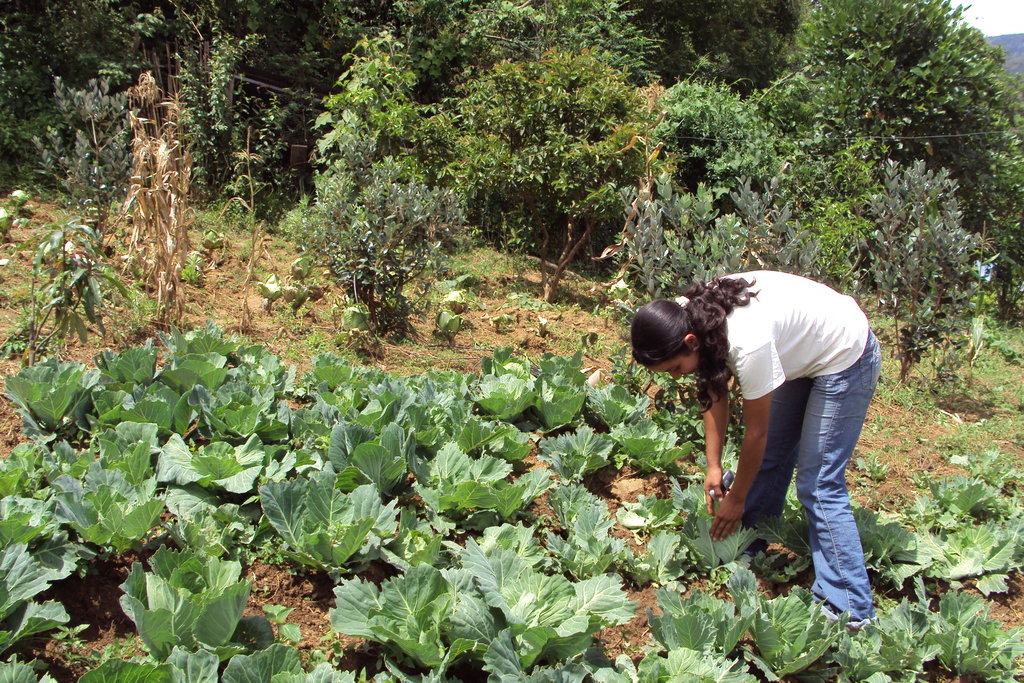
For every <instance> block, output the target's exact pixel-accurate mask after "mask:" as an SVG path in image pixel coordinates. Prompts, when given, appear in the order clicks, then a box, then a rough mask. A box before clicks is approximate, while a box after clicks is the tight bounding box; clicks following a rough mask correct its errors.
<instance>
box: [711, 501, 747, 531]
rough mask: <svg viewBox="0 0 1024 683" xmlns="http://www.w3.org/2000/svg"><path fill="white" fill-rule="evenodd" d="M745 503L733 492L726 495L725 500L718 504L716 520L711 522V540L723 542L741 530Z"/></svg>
mask: <svg viewBox="0 0 1024 683" xmlns="http://www.w3.org/2000/svg"><path fill="white" fill-rule="evenodd" d="M745 503H746V501H745V500H743V499H742V498H740V497H739V495H737V494H736V493H734V492H733V491H729V492H728V493H726V494H725V498H724V499H723V500H722V502H721V503H719V504H718V511H717V512H716V513H715V519H714V521H713V522H711V540H713V541H721V540H722V539H723V538H725V537H726V536H729V535H730V534H731V533H732V532H734V531H736V529H737V528H739V524H740V522H741V521H742V519H743V506H744V504H745Z"/></svg>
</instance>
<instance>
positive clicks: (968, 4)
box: [954, 0, 1024, 36]
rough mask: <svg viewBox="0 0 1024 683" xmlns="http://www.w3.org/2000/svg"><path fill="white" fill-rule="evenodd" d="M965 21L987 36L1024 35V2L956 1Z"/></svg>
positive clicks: (993, 0) (991, 0) (1007, 0)
mask: <svg viewBox="0 0 1024 683" xmlns="http://www.w3.org/2000/svg"><path fill="white" fill-rule="evenodd" d="M954 4H958V5H961V6H963V7H965V8H966V9H965V11H964V19H966V20H967V23H969V24H970V25H972V26H974V27H975V28H978V29H980V30H981V32H982V33H984V34H985V35H986V36H1003V35H1007V34H1010V33H1024V0H954Z"/></svg>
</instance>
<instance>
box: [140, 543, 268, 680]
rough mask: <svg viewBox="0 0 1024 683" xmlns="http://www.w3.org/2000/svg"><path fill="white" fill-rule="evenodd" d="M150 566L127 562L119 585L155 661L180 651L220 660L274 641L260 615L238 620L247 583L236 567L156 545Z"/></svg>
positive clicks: (224, 561) (246, 596) (243, 602)
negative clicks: (198, 652)
mask: <svg viewBox="0 0 1024 683" xmlns="http://www.w3.org/2000/svg"><path fill="white" fill-rule="evenodd" d="M150 566H151V567H152V571H150V572H147V571H145V569H144V568H143V566H142V564H141V563H140V562H134V563H132V569H131V572H130V573H129V574H128V578H127V579H126V580H125V582H124V583H123V584H121V589H122V590H123V591H124V595H122V596H121V607H122V608H123V609H124V612H125V614H127V615H128V618H129V619H131V620H132V621H133V622H135V627H136V628H137V629H138V630H139V635H140V636H142V642H143V643H145V645H146V650H147V651H148V652H149V653H150V654H151V655H152V656H153V657H155V658H156V659H157V660H160V661H162V660H165V659H167V658H168V657H170V656H171V655H172V650H174V649H177V648H178V647H180V648H182V649H185V650H188V651H193V650H207V651H209V652H212V653H213V654H215V655H216V656H217V657H219V658H220V659H221V660H222V661H223V660H226V659H228V658H230V657H232V656H233V655H235V654H238V653H241V652H245V651H246V650H247V649H249V647H251V645H257V646H256V647H254V648H253V649H260V648H263V647H267V646H268V645H270V643H271V642H273V639H274V634H273V630H272V629H271V627H270V623H269V622H268V621H267V620H266V619H265V618H264V617H245V618H242V613H243V612H244V611H245V604H246V601H247V600H248V599H249V590H250V589H251V588H252V581H251V580H250V579H242V578H240V576H241V573H242V567H241V565H240V564H239V563H237V562H231V561H227V560H218V559H216V558H212V557H205V556H203V555H201V554H199V553H196V552H194V551H192V550H182V551H180V552H177V551H174V550H169V549H168V548H167V547H166V546H161V547H160V548H159V549H157V551H156V553H154V555H153V557H152V558H151V559H150ZM243 643H245V644H243Z"/></svg>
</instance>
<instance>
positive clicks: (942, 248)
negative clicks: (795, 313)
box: [865, 161, 979, 380]
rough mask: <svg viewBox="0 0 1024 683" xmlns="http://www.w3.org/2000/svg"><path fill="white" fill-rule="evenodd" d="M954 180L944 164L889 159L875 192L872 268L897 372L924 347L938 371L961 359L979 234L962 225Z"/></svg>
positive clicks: (975, 286) (913, 361)
mask: <svg viewBox="0 0 1024 683" xmlns="http://www.w3.org/2000/svg"><path fill="white" fill-rule="evenodd" d="M956 189H957V184H956V182H954V181H953V180H952V179H951V178H950V177H949V173H947V172H946V171H940V172H937V173H936V172H932V171H929V170H927V168H926V167H925V164H924V162H923V161H918V162H916V163H914V164H913V165H912V166H906V167H900V166H899V165H898V164H895V163H890V164H888V165H887V166H886V176H885V192H884V194H878V195H875V196H873V197H872V198H871V204H870V212H869V215H870V216H871V217H872V218H873V219H874V221H875V225H876V228H875V232H874V234H873V235H872V236H871V239H870V240H869V241H868V244H867V249H866V251H867V253H868V255H869V256H868V264H867V273H865V275H867V276H868V277H870V278H871V280H872V281H873V282H874V286H875V291H876V296H877V298H878V302H879V305H880V306H881V308H882V310H883V311H885V312H886V313H888V314H890V315H892V316H893V319H894V322H895V324H896V347H897V349H898V353H899V359H900V379H901V380H904V379H906V378H907V377H908V376H909V374H910V371H911V369H912V368H913V367H914V365H916V364H917V363H918V362H919V361H920V360H921V358H922V357H923V356H924V355H925V354H926V353H929V352H931V353H934V354H935V356H934V357H935V358H936V365H937V367H938V369H939V370H940V371H943V372H948V371H950V370H952V369H953V368H955V367H956V365H957V364H958V363H959V362H960V359H959V358H958V357H957V353H958V351H959V350H960V349H961V348H963V347H964V346H965V345H966V342H967V329H968V327H969V325H970V319H971V314H972V305H971V304H972V299H973V297H974V294H975V292H976V291H977V289H978V284H979V278H978V275H977V272H976V270H975V267H974V260H975V259H976V258H977V249H978V243H977V240H976V238H975V237H974V236H973V235H971V234H969V233H968V232H967V231H966V230H964V229H963V228H962V227H961V223H960V220H961V214H960V206H959V203H958V202H957V199H956Z"/></svg>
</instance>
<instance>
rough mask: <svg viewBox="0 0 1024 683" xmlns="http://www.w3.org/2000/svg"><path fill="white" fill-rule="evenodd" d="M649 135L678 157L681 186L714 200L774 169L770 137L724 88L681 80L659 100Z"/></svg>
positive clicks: (677, 174) (761, 178)
mask: <svg viewBox="0 0 1024 683" xmlns="http://www.w3.org/2000/svg"><path fill="white" fill-rule="evenodd" d="M658 108H659V109H660V110H661V111H662V112H664V118H663V119H662V120H661V122H660V123H659V124H658V125H657V126H656V127H655V129H654V135H655V136H656V137H657V138H658V139H659V140H663V141H664V142H665V149H666V150H667V151H669V152H671V153H673V154H675V155H677V156H678V157H679V163H678V166H677V167H676V172H675V179H676V181H677V182H678V183H679V184H680V185H681V186H682V187H689V188H693V187H696V186H697V183H698V182H703V183H706V184H707V185H709V186H710V187H711V189H712V191H713V192H714V194H715V196H716V198H717V197H718V196H720V195H722V194H725V193H726V192H728V190H729V188H731V187H733V186H734V185H735V183H736V181H737V179H738V178H743V177H749V178H754V179H756V180H758V181H761V182H763V181H766V180H767V179H768V178H771V177H772V175H773V174H774V173H775V171H776V170H777V168H778V166H779V160H778V158H777V156H776V153H775V143H774V137H773V135H772V132H771V130H770V129H769V127H768V125H767V124H766V123H765V120H764V119H763V118H762V117H761V115H760V114H759V113H758V112H757V110H756V108H755V106H754V105H753V104H752V103H750V102H748V101H747V100H741V99H740V97H739V96H738V95H736V94H735V93H733V92H732V91H731V90H729V88H728V87H727V86H725V85H721V84H716V83H701V82H696V81H683V82H681V83H677V84H675V85H674V86H672V87H671V88H669V89H668V90H667V91H665V94H664V95H663V96H662V97H661V99H660V100H659V102H658Z"/></svg>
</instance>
